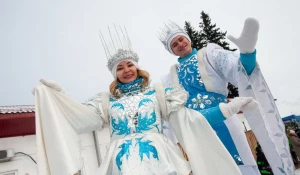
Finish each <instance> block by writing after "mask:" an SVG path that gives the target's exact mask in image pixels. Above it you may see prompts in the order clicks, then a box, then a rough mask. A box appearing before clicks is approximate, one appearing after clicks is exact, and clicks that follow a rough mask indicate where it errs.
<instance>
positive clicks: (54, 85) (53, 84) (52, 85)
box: [31, 79, 66, 95]
mask: <svg viewBox="0 0 300 175" xmlns="http://www.w3.org/2000/svg"><path fill="white" fill-rule="evenodd" d="M40 83H42V84H44V85H46V86H48V87H50V88H52V89H54V90H56V91H58V92H62V93H64V94H65V93H66V92H65V91H64V90H63V89H62V88H61V87H60V86H59V85H58V84H57V83H56V82H55V81H51V80H45V79H40ZM37 86H38V85H37ZM37 86H35V87H34V88H33V89H32V90H31V93H32V94H33V95H34V94H35V88H36V87H37Z"/></svg>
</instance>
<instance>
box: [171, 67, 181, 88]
mask: <svg viewBox="0 0 300 175" xmlns="http://www.w3.org/2000/svg"><path fill="white" fill-rule="evenodd" d="M176 68H177V64H174V65H173V66H172V67H171V69H170V74H171V79H172V83H173V84H175V85H180V84H179V80H178V74H177V70H176Z"/></svg>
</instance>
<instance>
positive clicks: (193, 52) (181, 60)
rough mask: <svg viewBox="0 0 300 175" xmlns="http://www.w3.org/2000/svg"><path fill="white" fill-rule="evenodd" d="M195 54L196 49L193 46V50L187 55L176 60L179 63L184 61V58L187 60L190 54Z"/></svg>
mask: <svg viewBox="0 0 300 175" xmlns="http://www.w3.org/2000/svg"><path fill="white" fill-rule="evenodd" d="M196 54H197V50H196V49H195V48H194V49H193V51H192V52H191V53H190V54H188V55H187V56H185V57H184V58H178V62H179V64H181V63H183V62H185V61H186V60H188V59H189V58H191V57H192V56H194V55H196Z"/></svg>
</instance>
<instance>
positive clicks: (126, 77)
mask: <svg viewBox="0 0 300 175" xmlns="http://www.w3.org/2000/svg"><path fill="white" fill-rule="evenodd" d="M131 77H133V75H126V76H125V77H124V78H125V79H129V78H131Z"/></svg>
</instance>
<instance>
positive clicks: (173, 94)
mask: <svg viewBox="0 0 300 175" xmlns="http://www.w3.org/2000/svg"><path fill="white" fill-rule="evenodd" d="M186 100H187V92H186V91H185V90H184V89H182V88H179V87H178V88H166V89H165V103H166V105H167V116H169V115H170V113H171V112H173V111H177V110H179V109H180V108H181V107H183V106H184V105H185V102H186ZM200 113H201V114H202V115H203V116H204V117H205V118H206V120H207V121H208V122H209V123H210V124H211V125H213V124H216V123H219V122H221V121H224V120H226V118H225V117H224V115H223V114H222V112H221V110H220V107H219V106H216V107H212V108H208V109H205V110H201V111H200Z"/></svg>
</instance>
